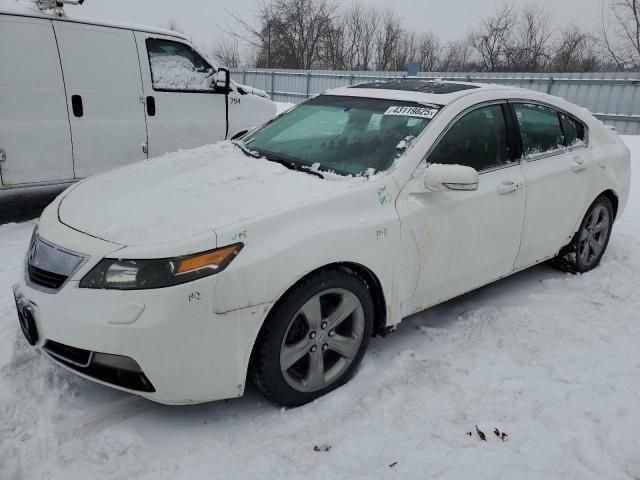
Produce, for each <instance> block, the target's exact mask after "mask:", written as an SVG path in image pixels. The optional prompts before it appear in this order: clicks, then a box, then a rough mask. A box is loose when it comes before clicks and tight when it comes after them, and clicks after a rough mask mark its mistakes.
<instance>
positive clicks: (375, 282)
mask: <svg viewBox="0 0 640 480" xmlns="http://www.w3.org/2000/svg"><path fill="white" fill-rule="evenodd" d="M331 270H346V271H348V272H350V273H352V274H355V275H357V276H358V277H359V278H360V279H361V280H362V281H363V282H364V284H365V285H366V287H367V289H368V290H369V291H370V292H371V300H372V301H373V306H374V311H375V318H374V325H373V336H376V335H382V336H384V335H386V333H387V330H386V322H387V302H386V299H385V295H384V290H383V288H382V283H381V282H380V280H379V279H378V276H377V275H376V274H375V273H373V271H372V270H371V269H369V268H367V267H365V266H364V265H362V264H360V263H355V262H334V263H329V264H327V265H324V266H322V267H318V268H316V269H314V270H311V271H310V272H307V273H306V274H305V275H304V276H302V277H300V278H299V279H298V280H296V281H295V282H294V283H293V284H291V285H289V287H288V288H286V289H285V290H284V291H283V293H282V295H280V297H279V298H278V300H276V301H275V302H274V303H273V305H271V308H269V312H268V313H267V314H266V315H265V317H264V320H263V322H262V325H260V329H259V331H258V334H257V335H256V337H255V339H254V342H253V345H252V347H251V354H250V356H249V366H250V365H251V364H252V363H253V358H254V353H255V350H256V346H257V345H258V344H259V342H260V339H261V337H262V334H263V332H264V328H265V325H266V323H267V321H268V320H269V317H270V315H271V314H272V312H274V311H275V310H276V307H277V306H278V305H279V304H280V302H281V301H282V299H283V298H284V296H285V295H286V294H287V292H289V291H291V290H292V289H293V288H295V287H296V286H298V285H299V284H301V283H302V282H304V281H305V280H307V278H309V277H310V276H312V275H316V274H318V273H321V272H328V271H331ZM249 368H251V367H249ZM247 373H248V371H247Z"/></svg>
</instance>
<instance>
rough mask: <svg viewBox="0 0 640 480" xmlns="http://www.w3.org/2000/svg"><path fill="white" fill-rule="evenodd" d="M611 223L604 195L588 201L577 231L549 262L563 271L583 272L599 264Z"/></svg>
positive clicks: (611, 216) (609, 210) (610, 213)
mask: <svg viewBox="0 0 640 480" xmlns="http://www.w3.org/2000/svg"><path fill="white" fill-rule="evenodd" d="M612 227H613V205H612V204H611V200H609V198H607V197H606V196H604V195H601V196H599V197H598V198H596V200H595V201H594V202H593V203H592V204H591V207H589V210H588V211H587V214H586V215H585V217H584V219H583V220H582V223H581V224H580V228H579V230H578V232H577V233H576V234H575V236H574V237H573V240H572V241H571V243H570V244H569V245H567V246H566V247H564V248H563V249H562V250H561V251H560V253H559V254H558V256H557V257H556V258H554V259H553V261H552V264H553V265H554V266H555V267H556V268H559V269H560V270H563V271H565V272H571V273H585V272H588V271H589V270H593V269H594V268H596V267H597V266H598V265H599V264H600V260H602V257H603V256H604V252H605V251H606V249H607V246H608V245H609V239H610V238H611V229H612Z"/></svg>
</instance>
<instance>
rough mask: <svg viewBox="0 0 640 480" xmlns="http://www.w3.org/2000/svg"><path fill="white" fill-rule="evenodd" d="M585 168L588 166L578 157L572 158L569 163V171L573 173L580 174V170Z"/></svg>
mask: <svg viewBox="0 0 640 480" xmlns="http://www.w3.org/2000/svg"><path fill="white" fill-rule="evenodd" d="M587 166H588V165H587V164H586V163H585V161H584V160H583V159H581V158H579V157H574V158H573V160H572V161H571V171H572V172H573V173H578V172H581V171H582V170H585V169H586V168H587Z"/></svg>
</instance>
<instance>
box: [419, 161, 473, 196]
mask: <svg viewBox="0 0 640 480" xmlns="http://www.w3.org/2000/svg"><path fill="white" fill-rule="evenodd" d="M479 182H480V178H479V176H478V172H476V170H475V169H474V168H471V167H465V166H462V165H440V164H433V165H429V166H428V167H427V169H426V171H425V173H424V188H426V189H427V190H430V191H432V192H444V191H447V190H458V191H459V190H462V191H472V190H477V189H478V183H479Z"/></svg>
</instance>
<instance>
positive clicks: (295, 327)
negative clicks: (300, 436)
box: [252, 269, 374, 406]
mask: <svg viewBox="0 0 640 480" xmlns="http://www.w3.org/2000/svg"><path fill="white" fill-rule="evenodd" d="M373 315H374V308H373V301H372V300H371V296H370V294H369V291H368V289H367V287H366V284H365V283H364V281H363V280H362V279H361V278H360V277H359V276H358V275H357V274H356V273H354V272H352V271H351V270H348V269H337V270H330V271H324V272H319V273H317V274H314V275H312V276H311V277H309V278H308V279H307V280H305V281H303V282H302V283H301V284H299V285H297V286H296V287H294V288H293V289H292V290H290V291H289V292H288V293H287V294H285V296H284V297H283V298H282V300H281V301H280V302H279V303H278V305H277V306H276V307H275V309H274V311H273V312H272V313H271V314H270V315H269V317H268V318H267V320H266V323H265V325H264V327H263V330H262V332H261V335H260V337H259V338H258V343H257V345H256V349H255V351H254V355H253V359H252V374H253V379H254V382H255V384H256V385H257V387H258V388H259V389H260V390H261V391H262V392H263V393H264V395H265V396H266V397H267V398H269V399H270V400H271V401H273V402H274V403H277V404H280V405H284V406H298V405H303V404H305V403H308V402H310V401H312V400H314V399H315V398H318V397H320V396H322V395H324V394H325V393H328V392H330V391H331V390H334V389H335V388H337V387H339V386H340V385H342V384H344V383H345V382H346V381H347V380H349V378H350V377H351V375H352V374H353V372H354V371H355V369H356V368H357V366H358V364H359V363H360V361H361V360H362V357H363V356H364V353H365V351H366V349H367V346H368V344H369V339H370V337H371V335H372V329H373Z"/></svg>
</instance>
